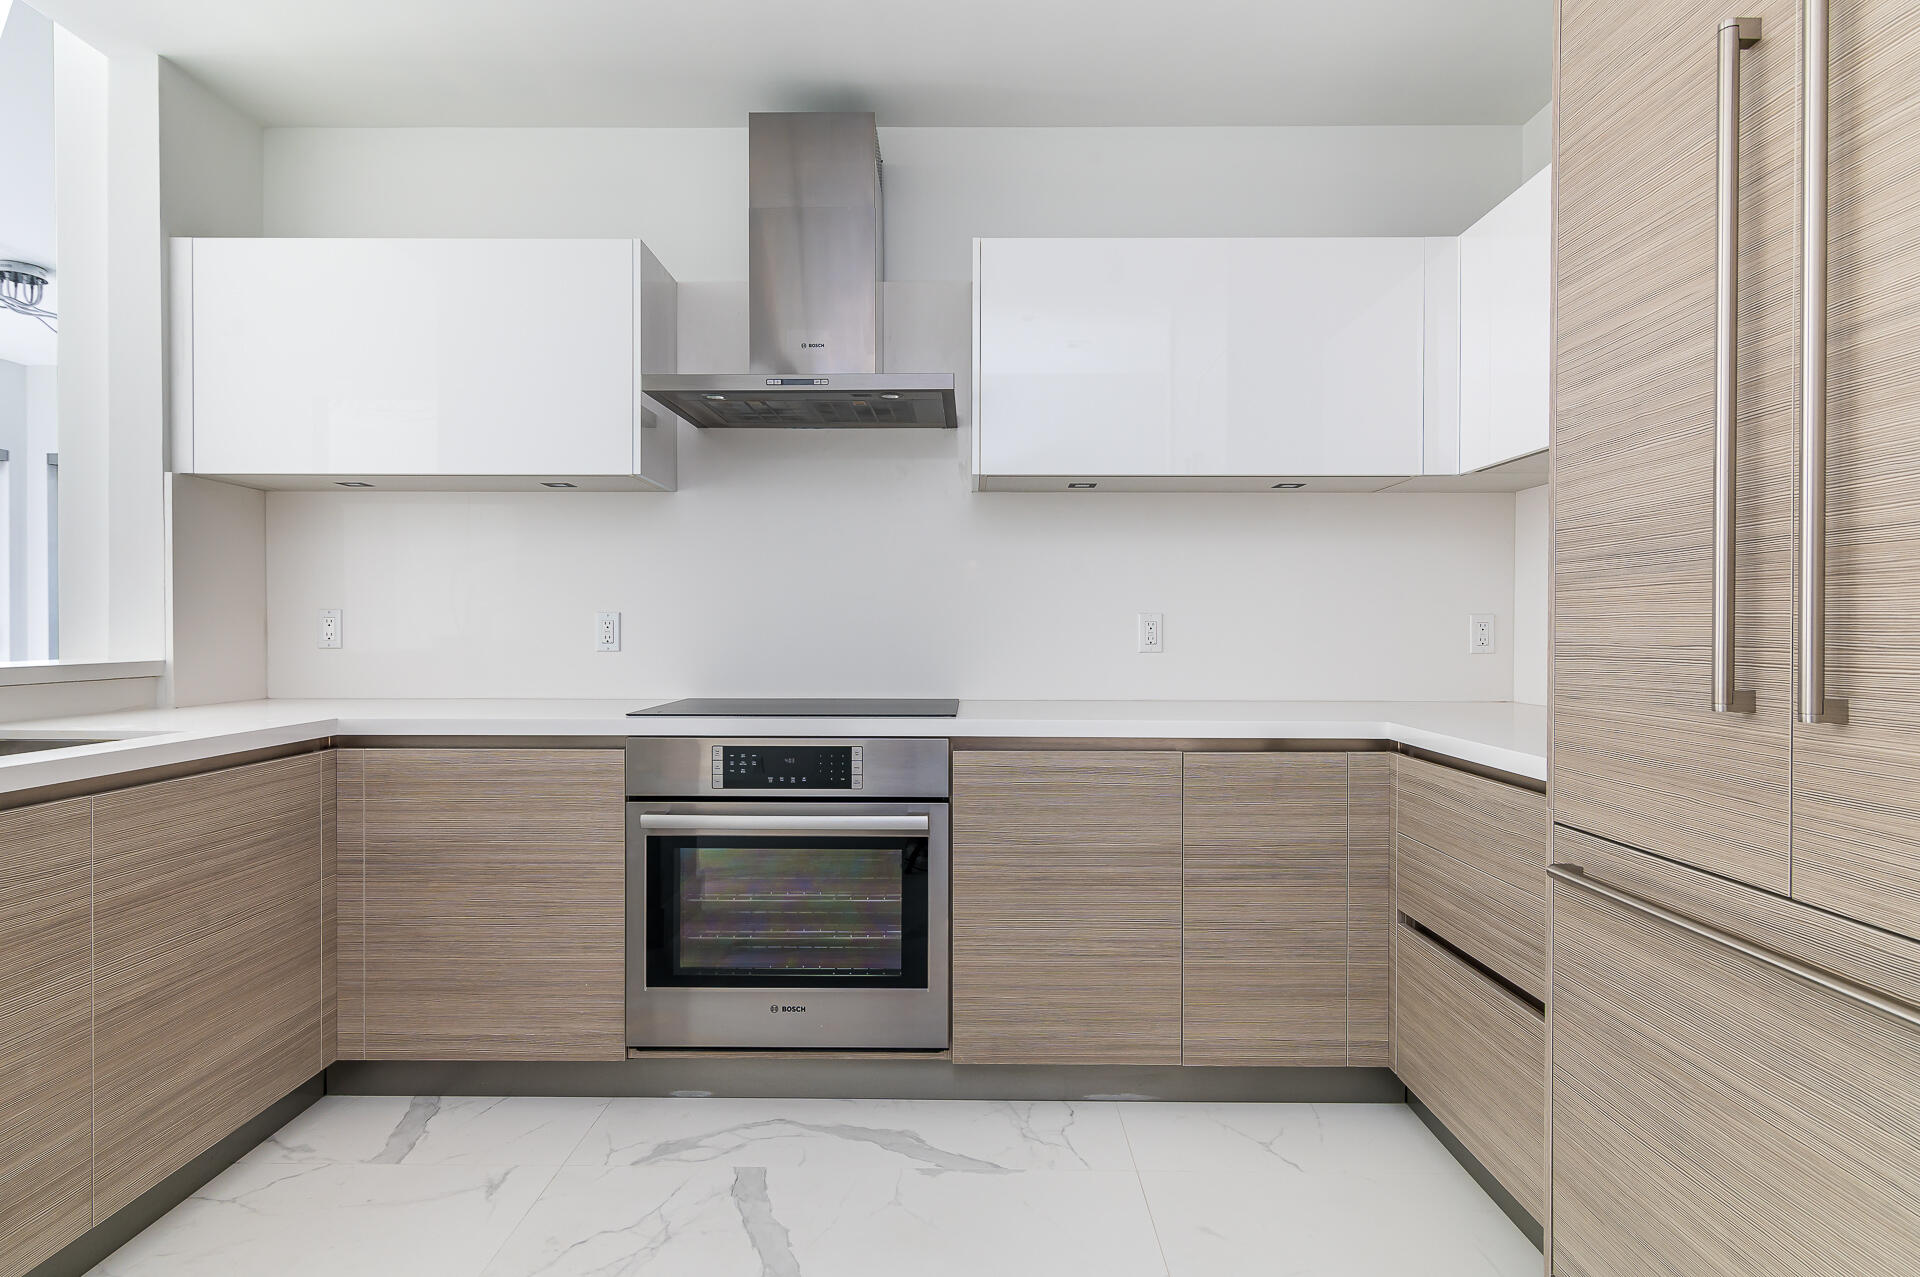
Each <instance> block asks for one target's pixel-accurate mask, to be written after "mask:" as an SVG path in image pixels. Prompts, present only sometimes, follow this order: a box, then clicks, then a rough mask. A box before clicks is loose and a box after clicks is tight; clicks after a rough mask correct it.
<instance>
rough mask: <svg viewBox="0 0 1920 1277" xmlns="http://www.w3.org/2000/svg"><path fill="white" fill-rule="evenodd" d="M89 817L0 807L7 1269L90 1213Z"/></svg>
mask: <svg viewBox="0 0 1920 1277" xmlns="http://www.w3.org/2000/svg"><path fill="white" fill-rule="evenodd" d="M90 820H91V803H90V802H89V800H87V799H84V798H83V799H77V800H75V801H73V802H64V803H52V804H48V805H45V806H40V807H25V808H21V809H20V810H18V811H10V812H6V813H0V1277H19V1275H20V1274H21V1273H24V1272H26V1271H27V1270H28V1269H30V1268H32V1267H34V1265H36V1264H38V1263H39V1262H40V1261H41V1260H43V1259H45V1258H46V1257H47V1256H49V1255H51V1254H53V1253H54V1252H55V1251H57V1250H59V1249H60V1248H61V1247H62V1246H64V1245H66V1244H67V1243H68V1242H70V1241H72V1240H73V1239H74V1238H76V1237H78V1236H79V1235H80V1234H81V1233H83V1232H85V1231H86V1230H87V1229H88V1228H90V1227H92V1225H93V1061H92V1057H91V1037H92V1027H93V1021H92V1015H93V1004H92V995H91V991H90V989H89V979H90V975H91V960H92V941H93V935H92V918H91V913H90V901H89V897H88V887H89V873H90V871H91V868H92V866H91V863H90V858H91V855H92V851H91V847H90V845H89V842H88V838H89V834H90V824H89V822H90Z"/></svg>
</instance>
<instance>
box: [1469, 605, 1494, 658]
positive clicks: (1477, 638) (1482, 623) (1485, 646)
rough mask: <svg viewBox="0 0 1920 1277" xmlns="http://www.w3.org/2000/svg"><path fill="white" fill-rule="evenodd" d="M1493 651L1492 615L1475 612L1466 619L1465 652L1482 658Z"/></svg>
mask: <svg viewBox="0 0 1920 1277" xmlns="http://www.w3.org/2000/svg"><path fill="white" fill-rule="evenodd" d="M1492 650H1493V613H1491V612H1475V613H1474V614H1473V615H1472V616H1469V617H1468V618H1467V651H1468V653H1469V654H1471V655H1474V656H1484V655H1486V654H1487V653H1488V652H1491V651H1492Z"/></svg>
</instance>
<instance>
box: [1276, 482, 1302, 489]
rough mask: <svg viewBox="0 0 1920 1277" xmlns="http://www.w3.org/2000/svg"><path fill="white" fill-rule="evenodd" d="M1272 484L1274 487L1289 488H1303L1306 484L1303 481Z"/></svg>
mask: <svg viewBox="0 0 1920 1277" xmlns="http://www.w3.org/2000/svg"><path fill="white" fill-rule="evenodd" d="M1273 486H1274V488H1275V489H1281V488H1285V489H1288V490H1291V489H1294V488H1304V487H1306V486H1307V485H1306V484H1304V483H1276V484H1274V485H1273Z"/></svg>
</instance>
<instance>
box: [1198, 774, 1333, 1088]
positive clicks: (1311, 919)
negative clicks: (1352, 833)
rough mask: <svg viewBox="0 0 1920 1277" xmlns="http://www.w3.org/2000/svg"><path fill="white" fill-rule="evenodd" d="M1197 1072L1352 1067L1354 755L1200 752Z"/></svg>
mask: <svg viewBox="0 0 1920 1277" xmlns="http://www.w3.org/2000/svg"><path fill="white" fill-rule="evenodd" d="M1184 795H1185V806H1184V809H1183V811H1184V815H1183V834H1182V839H1181V841H1182V845H1183V848H1184V858H1183V868H1182V881H1183V884H1184V907H1183V918H1184V921H1185V930H1184V936H1183V945H1182V951H1183V954H1184V957H1185V962H1184V968H1183V970H1184V978H1183V981H1182V984H1183V987H1184V990H1185V1006H1184V1012H1183V1016H1182V1023H1183V1027H1184V1052H1183V1056H1182V1060H1183V1062H1184V1063H1187V1064H1240V1065H1286V1064H1293V1065H1336V1064H1345V1063H1346V1062H1347V756H1346V755H1345V754H1317V753H1315V754H1254V753H1231V754H1188V755H1187V756H1186V768H1185V782H1184Z"/></svg>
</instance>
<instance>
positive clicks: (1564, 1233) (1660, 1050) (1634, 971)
mask: <svg viewBox="0 0 1920 1277" xmlns="http://www.w3.org/2000/svg"><path fill="white" fill-rule="evenodd" d="M1594 876H1595V877H1596V878H1597V877H1599V874H1598V873H1595V875H1594ZM1785 908H1788V909H1791V908H1792V906H1785ZM1774 912H1776V913H1778V912H1780V910H1779V909H1775V910H1774ZM1807 912H1808V913H1812V912H1814V911H1811V910H1808V911H1807ZM1821 917H1822V918H1824V917H1826V915H1822V916H1821ZM1814 921H1815V922H1818V921H1819V920H1818V919H1816V920H1814ZM1553 946H1554V947H1553V1016H1552V1023H1551V1029H1550V1031H1551V1034H1552V1044H1551V1050H1552V1057H1551V1059H1552V1066H1551V1067H1552V1075H1551V1076H1552V1088H1553V1098H1552V1107H1551V1110H1550V1120H1551V1122H1552V1144H1551V1148H1552V1163H1553V1165H1552V1186H1553V1197H1552V1212H1553V1218H1552V1226H1551V1227H1552V1248H1553V1267H1552V1271H1553V1272H1554V1273H1555V1274H1557V1275H1558V1277H1647V1275H1648V1274H1662V1275H1665V1277H1829V1275H1832V1274H1839V1273H1846V1274H1849V1275H1850V1277H1906V1275H1908V1274H1912V1273H1916V1272H1920V1030H1916V1029H1915V1028H1913V1027H1912V1026H1911V1025H1909V1024H1907V1023H1905V1022H1903V1021H1901V1020H1898V1019H1896V1018H1894V1017H1893V1016H1891V1015H1888V1014H1886V1013H1885V1012H1883V1011H1881V1010H1878V1009H1874V1008H1870V1007H1867V1006H1863V1005H1861V1004H1860V1003H1858V1002H1855V1001H1852V1000H1849V999H1846V998H1843V997H1841V996H1839V995H1837V994H1835V993H1833V992H1830V991H1828V990H1827V989H1825V988H1823V987H1822V986H1821V985H1819V984H1816V983H1814V982H1812V981H1809V980H1807V979H1804V978H1802V977H1801V976H1799V975H1796V974H1792V973H1790V972H1786V971H1781V970H1779V969H1777V968H1775V967H1772V966H1769V965H1767V964H1765V963H1763V962H1761V961H1759V960H1758V959H1756V958H1754V957H1751V956H1748V955H1747V954H1746V953H1742V952H1737V951H1735V950H1733V949H1730V948H1727V947H1724V946H1722V945H1719V944H1716V943H1713V942H1712V941H1710V940H1708V939H1703V938H1701V937H1699V936H1697V935H1695V934H1693V933H1691V932H1689V931H1686V930H1683V929H1681V928H1680V927H1677V926H1675V925H1673V924H1672V923H1670V922H1667V921H1663V920H1660V919H1657V918H1650V917H1647V916H1646V915H1644V914H1643V913H1639V912H1635V911H1633V910H1631V909H1629V908H1626V907H1624V906H1622V905H1619V904H1616V903H1614V902H1613V901H1611V900H1608V899H1606V898H1603V897H1601V896H1598V895H1595V894H1594V893H1593V892H1591V891H1589V890H1587V889H1586V888H1583V887H1579V886H1569V885H1566V884H1563V883H1558V882H1556V883H1555V884H1554V888H1553ZM1907 965H1908V966H1909V967H1911V965H1912V964H1911V962H1909V963H1908V964H1907Z"/></svg>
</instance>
